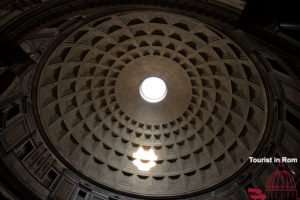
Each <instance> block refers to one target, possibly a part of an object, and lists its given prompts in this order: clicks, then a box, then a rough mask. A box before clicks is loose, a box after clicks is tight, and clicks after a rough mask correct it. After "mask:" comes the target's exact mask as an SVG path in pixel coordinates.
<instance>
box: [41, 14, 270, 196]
mask: <svg viewBox="0 0 300 200" xmlns="http://www.w3.org/2000/svg"><path fill="white" fill-rule="evenodd" d="M36 77H37V80H38V81H37V82H38V84H37V86H36V87H37V92H36V93H37V97H36V98H37V108H38V115H39V118H40V119H41V123H42V126H43V129H44V132H45V135H46V137H47V138H48V140H49V144H50V145H52V146H53V149H55V151H56V152H57V153H58V154H59V155H61V161H62V162H63V163H64V164H65V165H67V166H68V167H69V168H72V169H74V171H76V172H77V173H78V174H80V175H81V177H84V178H86V179H87V180H92V181H93V182H95V183H97V184H99V185H104V186H107V187H109V188H113V189H115V190H118V191H122V192H127V193H131V194H139V195H149V196H156V197H162V196H175V195H183V194H190V193H193V192H199V191H204V190H205V189H208V188H211V187H214V186H215V185H217V184H221V183H223V182H224V181H226V180H227V179H229V178H230V177H231V176H233V175H234V174H235V173H236V172H237V171H238V170H239V169H241V167H242V166H244V164H245V163H246V161H247V159H248V156H250V155H251V154H252V153H253V152H254V151H255V149H256V148H257V146H258V145H259V143H260V141H261V139H262V137H263V134H264V131H265V127H266V122H267V116H268V110H267V97H266V96H267V95H266V91H265V87H264V84H263V81H262V78H261V75H260V73H259V71H258V70H257V69H256V66H255V64H254V63H253V62H252V60H251V59H250V58H249V57H248V56H247V54H246V53H245V52H244V51H243V50H242V48H240V47H239V46H238V45H237V44H236V43H235V42H234V41H233V40H232V39H231V38H230V37H228V36H227V35H226V34H224V33H222V32H220V31H219V30H218V29H216V28H213V27H212V26H210V25H208V24H205V23H203V22H201V21H199V20H198V19H195V18H190V17H187V16H184V15H181V14H175V13H171V12H162V11H157V10H150V11H127V12H120V13H115V14H112V15H108V16H103V17H98V18H96V19H93V20H91V21H89V22H87V23H86V24H85V25H82V26H81V27H79V28H78V29H76V30H75V31H74V32H73V33H71V34H70V35H69V36H67V37H66V38H65V39H64V40H63V41H61V42H60V43H59V44H58V45H57V46H56V48H55V49H54V50H53V51H52V52H50V56H49V57H48V58H47V61H46V63H45V64H43V65H42V66H40V71H39V73H38V74H37V75H36ZM149 77H159V78H160V79H161V80H163V81H164V83H165V87H166V88H167V93H162V94H165V97H164V99H163V100H162V101H159V102H156V103H149V102H147V101H145V100H144V99H143V98H141V95H140V91H139V89H140V86H141V84H142V83H143V81H144V80H145V79H147V78H149ZM141 169H142V170H141Z"/></svg>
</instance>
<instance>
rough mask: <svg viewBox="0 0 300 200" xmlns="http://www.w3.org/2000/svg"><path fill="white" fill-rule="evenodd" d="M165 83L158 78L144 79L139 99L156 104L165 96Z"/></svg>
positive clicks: (166, 91)
mask: <svg viewBox="0 0 300 200" xmlns="http://www.w3.org/2000/svg"><path fill="white" fill-rule="evenodd" d="M167 93H168V90H167V86H166V83H165V82H164V81H163V80H162V79H161V78H158V77H149V78H146V79H145V80H144V81H143V82H142V84H141V85H140V95H141V97H142V98H143V99H144V100H145V101H147V102H149V103H158V102H160V101H162V100H164V98H165V97H166V96H167Z"/></svg>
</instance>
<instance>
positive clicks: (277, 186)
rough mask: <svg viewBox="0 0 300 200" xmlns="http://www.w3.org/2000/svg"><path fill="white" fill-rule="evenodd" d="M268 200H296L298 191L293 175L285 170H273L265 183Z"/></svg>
mask: <svg viewBox="0 0 300 200" xmlns="http://www.w3.org/2000/svg"><path fill="white" fill-rule="evenodd" d="M266 191H267V197H268V200H297V197H298V191H297V186H296V183H295V180H294V177H293V175H292V174H291V173H290V172H289V171H287V170H285V169H277V170H275V171H274V172H273V173H272V175H271V177H270V178H269V180H268V182H267V187H266Z"/></svg>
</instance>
